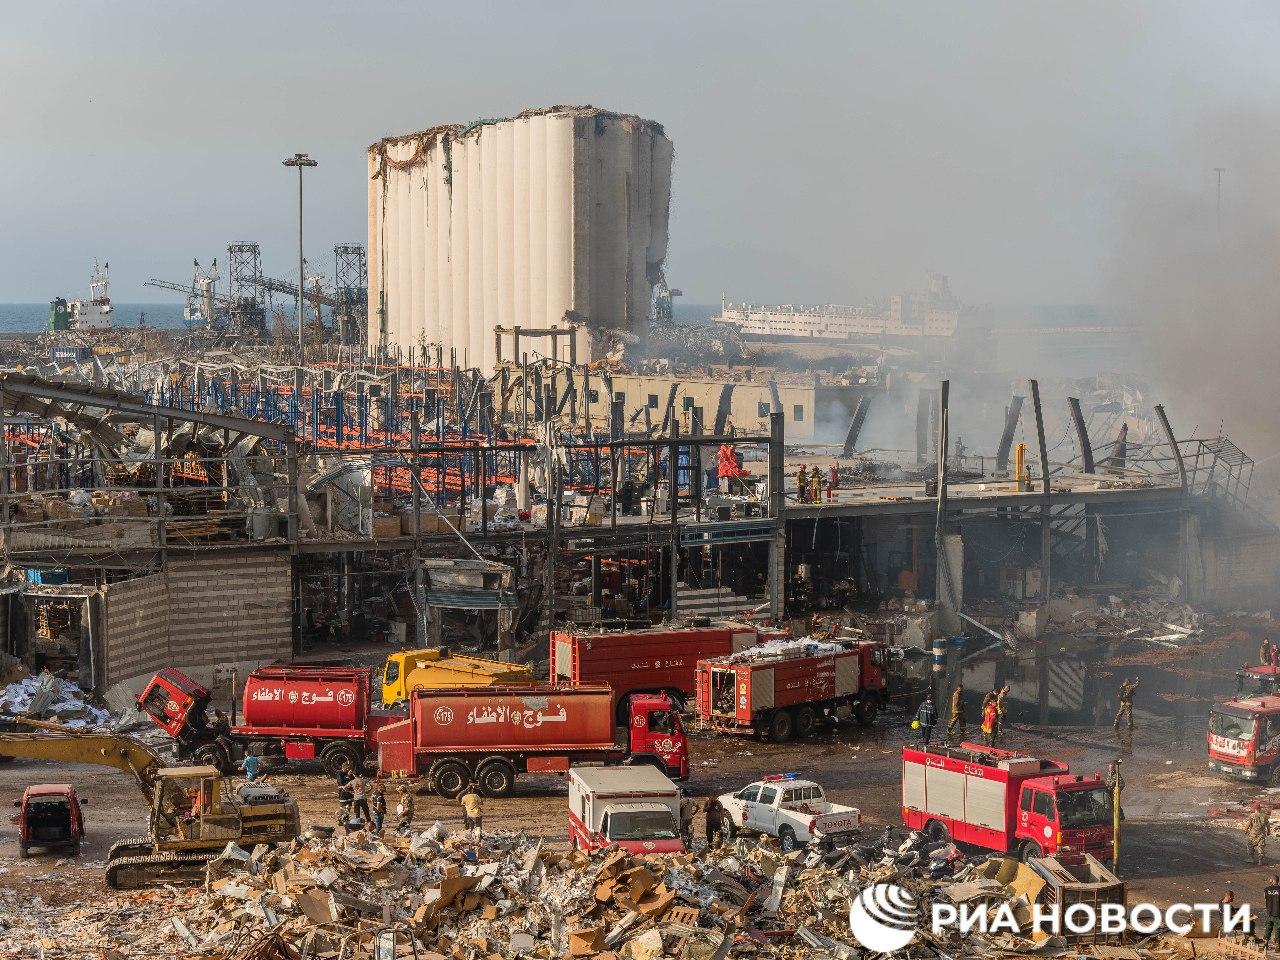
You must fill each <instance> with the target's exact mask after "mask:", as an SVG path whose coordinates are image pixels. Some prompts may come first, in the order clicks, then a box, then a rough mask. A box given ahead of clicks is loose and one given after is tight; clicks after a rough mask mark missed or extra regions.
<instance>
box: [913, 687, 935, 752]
mask: <svg viewBox="0 0 1280 960" xmlns="http://www.w3.org/2000/svg"><path fill="white" fill-rule="evenodd" d="M937 722H938V711H937V710H935V709H934V706H933V694H932V693H928V694H925V698H924V702H923V703H921V704H920V709H919V710H917V711H916V723H917V725H919V727H920V736H921V737H922V738H923V739H924V745H925V746H926V747H927V746H929V740H930V739H931V738H932V737H933V725H934V724H935V723H937Z"/></svg>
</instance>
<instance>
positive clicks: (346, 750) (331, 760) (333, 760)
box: [320, 742, 364, 777]
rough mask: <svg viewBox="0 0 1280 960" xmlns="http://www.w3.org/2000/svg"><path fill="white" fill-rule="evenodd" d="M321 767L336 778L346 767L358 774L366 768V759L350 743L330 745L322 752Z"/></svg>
mask: <svg viewBox="0 0 1280 960" xmlns="http://www.w3.org/2000/svg"><path fill="white" fill-rule="evenodd" d="M320 766H321V767H323V768H324V772H325V773H327V774H328V775H329V776H331V777H336V776H337V775H338V771H339V770H341V769H342V768H343V767H345V766H350V767H351V769H352V771H353V772H356V773H358V772H359V771H360V768H361V767H362V766H364V757H362V756H361V755H360V751H359V750H357V749H356V748H355V747H353V746H352V745H351V744H349V743H342V742H337V743H329V744H325V748H324V749H323V750H321V751H320Z"/></svg>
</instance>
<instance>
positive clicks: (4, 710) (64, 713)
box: [0, 670, 111, 730]
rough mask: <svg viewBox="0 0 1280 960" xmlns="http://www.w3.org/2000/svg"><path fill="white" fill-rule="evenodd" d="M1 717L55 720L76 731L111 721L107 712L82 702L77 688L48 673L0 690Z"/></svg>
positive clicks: (81, 692)
mask: <svg viewBox="0 0 1280 960" xmlns="http://www.w3.org/2000/svg"><path fill="white" fill-rule="evenodd" d="M4 715H9V716H24V717H33V718H35V719H39V720H56V721H57V722H59V723H61V724H64V725H65V726H68V727H71V728H72V729H76V730H80V729H84V728H86V727H101V726H104V725H106V724H107V723H108V722H109V721H110V720H111V714H109V713H108V712H107V711H106V710H103V709H102V708H101V707H95V706H93V704H91V703H88V702H87V701H86V700H85V693H84V691H83V690H81V689H80V688H79V687H78V686H76V685H75V684H74V683H72V682H71V681H69V680H64V679H62V678H61V677H56V676H54V675H53V674H52V673H50V672H49V671H47V670H46V671H44V672H42V673H41V674H40V675H39V676H38V677H24V678H23V679H21V680H17V681H15V682H13V683H11V684H9V685H8V686H7V687H5V688H4V689H3V690H0V716H4Z"/></svg>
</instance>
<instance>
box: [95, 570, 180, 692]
mask: <svg viewBox="0 0 1280 960" xmlns="http://www.w3.org/2000/svg"><path fill="white" fill-rule="evenodd" d="M106 593H107V599H106V618H105V620H106V631H105V632H106V644H105V648H104V649H105V656H104V658H103V671H102V672H103V679H104V681H105V682H104V683H103V684H102V686H103V687H104V688H105V687H109V686H111V685H112V684H115V683H117V682H118V681H120V680H124V679H127V678H129V677H135V676H138V675H139V674H148V675H150V674H152V673H154V672H155V671H157V670H159V669H160V668H161V667H163V666H167V665H168V659H169V590H168V586H167V585H166V583H165V576H164V574H162V573H158V574H155V575H154V576H150V577H138V578H137V579H136V580H126V581H124V582H122V583H113V584H111V585H110V586H109V587H108V588H107V591H106Z"/></svg>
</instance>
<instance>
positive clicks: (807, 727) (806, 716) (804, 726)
mask: <svg viewBox="0 0 1280 960" xmlns="http://www.w3.org/2000/svg"><path fill="white" fill-rule="evenodd" d="M817 729H818V712H817V711H816V710H814V709H813V707H809V706H804V707H801V708H800V709H799V710H797V711H796V736H797V737H799V738H800V739H801V740H804V739H806V738H807V737H812V736H813V732H814V731H815V730H817Z"/></svg>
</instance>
